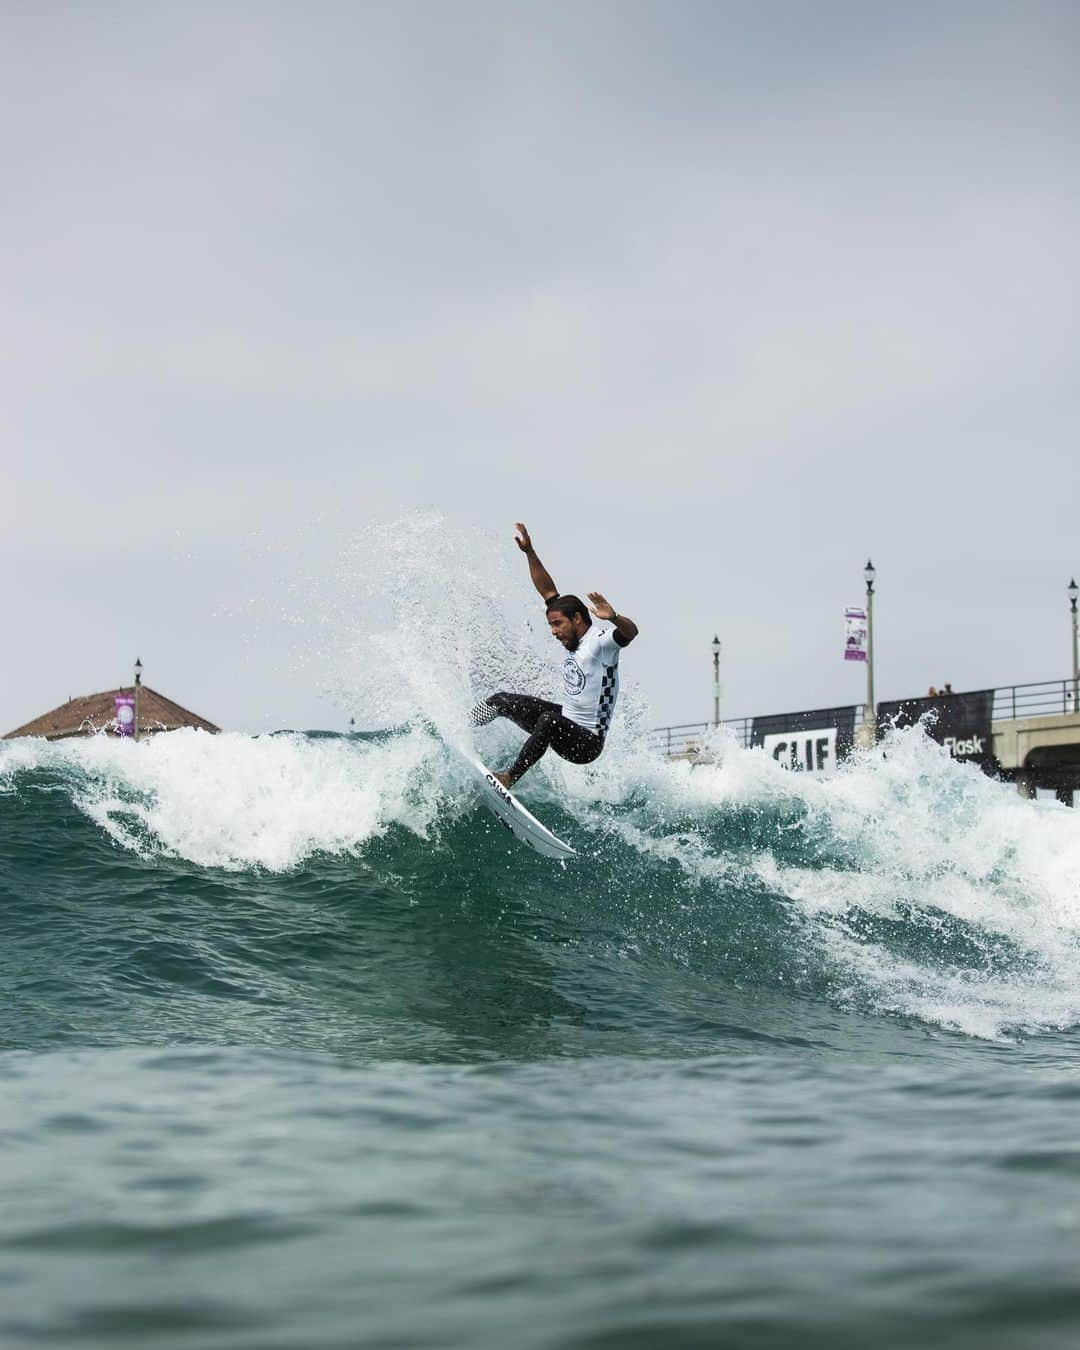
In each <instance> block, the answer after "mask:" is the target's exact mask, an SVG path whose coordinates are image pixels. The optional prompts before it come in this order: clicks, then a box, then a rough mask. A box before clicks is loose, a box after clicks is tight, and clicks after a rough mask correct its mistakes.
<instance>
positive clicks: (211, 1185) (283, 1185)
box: [0, 726, 1080, 1350]
mask: <svg viewBox="0 0 1080 1350" xmlns="http://www.w3.org/2000/svg"><path fill="white" fill-rule="evenodd" d="M530 779H532V781H531V782H530V781H529V780H526V783H525V784H523V789H524V792H523V795H524V798H525V800H526V801H527V802H528V803H529V804H530V805H531V806H532V807H533V809H534V810H536V811H537V812H538V813H539V814H541V815H542V817H543V818H544V819H545V820H547V821H549V822H550V823H551V824H552V826H553V827H554V828H556V829H557V830H558V831H559V833H560V834H562V835H563V836H564V837H566V838H568V839H570V840H571V841H572V842H573V843H574V845H575V847H577V848H578V850H579V857H578V858H577V859H574V860H572V861H571V862H570V863H569V864H567V865H565V866H563V865H560V864H555V863H551V862H548V861H546V860H544V859H540V858H537V857H535V856H533V855H532V854H530V853H528V852H527V851H525V850H524V849H522V848H521V847H520V846H518V845H516V844H515V843H514V841H513V840H511V839H510V838H509V836H508V835H507V834H506V833H505V832H504V831H503V830H502V829H501V828H500V827H499V826H498V825H497V824H496V822H494V821H493V820H492V819H491V818H490V817H489V816H488V815H487V814H486V813H485V812H484V811H483V809H482V807H481V805H480V804H479V801H478V798H477V795H476V794H475V792H474V791H473V789H472V787H471V784H470V780H469V778H468V774H467V771H466V770H465V769H464V767H463V765H462V764H461V762H460V760H459V759H458V758H457V757H456V756H454V755H453V754H452V753H451V752H449V751H448V750H447V749H446V747H445V746H444V745H443V743H442V742H441V741H440V740H439V739H438V738H437V737H436V736H435V735H433V734H432V732H431V731H430V730H426V729H424V728H423V727H422V726H416V727H413V728H412V729H406V730H403V731H400V732H398V733H395V734H388V735H382V736H374V737H353V738H349V737H328V736H304V735H292V734H290V735H275V736H263V737H247V736H240V735H234V734H226V735H222V736H219V737H210V736H205V735H202V734H197V733H183V732H181V733H174V734H173V735H171V736H168V737H162V738H158V739H156V740H151V741H148V742H143V743H141V744H139V745H134V744H126V743H121V742H117V741H115V740H108V739H106V738H94V739H91V740H87V741H84V742H79V743H65V744H60V745H46V744H44V743H41V742H16V743H8V744H4V745H2V746H0V903H2V913H3V942H2V944H0V988H2V990H3V999H2V1001H0V1083H2V1091H0V1140H2V1148H0V1168H2V1174H3V1192H2V1193H3V1197H4V1204H3V1206H2V1208H0V1343H2V1344H3V1345H5V1346H11V1347H24V1346H25V1347H29V1346H37V1345H65V1346H66V1345H71V1346H95V1347H98V1346H100V1347H116V1346H121V1345H139V1346H143V1345H152V1346H161V1347H195V1346H198V1347H237V1348H239V1347H245V1348H250V1350H255V1348H256V1347H286V1346H287V1347H297V1348H298V1350H299V1348H300V1347H322V1346H326V1347H338V1346H341V1347H345V1346H387V1347H389V1346H484V1347H487V1346H490V1347H502V1346H506V1345H514V1346H526V1347H538V1348H539V1347H622V1346H628V1347H652V1346H672V1347H691V1346H693V1347H699V1346H700V1347H706V1346H709V1347H711V1346H738V1347H742V1346H747V1347H774V1346H777V1347H778V1346H800V1347H801V1346H817V1345H821V1346H826V1345H827V1346H852V1347H855V1346H860V1347H862V1346H866V1345H875V1346H897V1347H900V1346H916V1345H918V1346H927V1345H940V1346H950V1347H952V1346H957V1347H966V1346H971V1347H975V1346H979V1347H987V1346H1002V1347H1004V1346H1010V1347H1011V1346H1016V1345H1025V1346H1042V1345H1045V1346H1062V1347H1064V1346H1071V1345H1073V1344H1075V1343H1076V1341H1077V1339H1078V1337H1080V1278H1078V1275H1080V1266H1078V1258H1080V1142H1078V1130H1077V1124H1076V1121H1077V1114H1078V1109H1080V1035H1078V1030H1077V1028H1078V1026H1080V832H1078V824H1077V819H1076V817H1075V816H1074V815H1073V814H1072V813H1070V812H1068V811H1067V810H1065V809H1064V808H1059V807H1056V806H1043V805H1033V804H1031V803H1027V802H1023V801H1021V800H1020V799H1019V798H1018V797H1016V796H1015V795H1014V793H1013V792H1012V791H1011V790H1009V789H1008V788H1005V787H1003V786H1000V785H997V784H994V783H991V782H989V781H988V780H986V779H983V778H981V777H979V776H978V775H977V774H976V773H975V772H974V771H969V770H967V769H964V768H961V767H958V766H956V765H954V764H953V763H951V762H950V761H948V760H947V759H946V758H945V757H944V756H943V754H942V753H941V752H940V750H939V749H938V748H937V747H935V746H933V745H932V743H930V742H929V741H928V740H927V739H926V738H925V737H922V736H921V735H920V734H919V733H914V732H913V733H905V734H903V735H902V736H899V737H895V738H894V740H893V742H891V743H890V744H888V745H887V746H886V747H885V748H884V749H882V750H881V751H879V752H876V753H875V755H874V756H872V757H871V758H869V759H867V760H865V761H862V762H860V763H858V764H855V765H852V766H851V767H850V768H849V769H847V770H845V771H844V772H843V773H841V774H840V775H838V776H837V777H836V778H834V779H832V780H829V781H823V782H817V781H814V780H811V779H807V778H803V777H801V776H797V775H791V774H784V772H783V771H782V770H779V769H778V768H776V766H774V765H772V764H771V763H769V762H768V761H767V760H766V759H765V757H764V756H763V755H761V754H760V753H758V752H744V751H741V750H736V749H734V748H733V747H727V748H726V749H724V752H723V754H722V762H721V763H720V764H719V765H718V766H704V767H699V768H696V769H690V768H689V766H687V765H685V764H682V765H668V764H664V763H662V762H660V761H659V760H656V759H654V758H651V757H650V756H649V755H648V754H647V753H646V752H645V751H644V750H642V749H640V747H639V746H636V745H635V744H634V742H633V739H632V738H629V737H628V738H626V740H625V741H623V742H622V743H621V744H620V743H618V742H616V743H615V744H613V746H612V748H611V751H610V754H606V755H605V757H604V759H602V760H601V761H599V762H598V764H597V766H595V768H594V769H592V770H589V771H582V770H575V769H570V768H567V767H566V766H562V765H559V764H558V763H556V762H552V763H550V764H549V763H548V762H547V761H545V764H544V766H542V768H541V769H540V770H538V771H536V772H535V774H534V775H530Z"/></svg>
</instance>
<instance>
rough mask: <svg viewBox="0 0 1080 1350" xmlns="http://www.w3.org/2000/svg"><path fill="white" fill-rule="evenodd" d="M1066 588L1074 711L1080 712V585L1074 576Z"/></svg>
mask: <svg viewBox="0 0 1080 1350" xmlns="http://www.w3.org/2000/svg"><path fill="white" fill-rule="evenodd" d="M1066 589H1067V590H1068V592H1069V608H1070V609H1071V610H1072V639H1073V712H1074V713H1075V712H1080V698H1078V696H1080V654H1078V650H1077V645H1076V595H1077V592H1078V591H1080V586H1077V584H1076V578H1075V577H1073V578H1072V579H1071V581H1070V582H1069V584H1068V586H1067V587H1066Z"/></svg>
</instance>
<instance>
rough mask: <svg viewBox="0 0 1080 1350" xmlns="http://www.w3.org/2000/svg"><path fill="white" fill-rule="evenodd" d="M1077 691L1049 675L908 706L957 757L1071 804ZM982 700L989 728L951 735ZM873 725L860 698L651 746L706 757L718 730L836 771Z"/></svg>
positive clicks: (679, 734)
mask: <svg viewBox="0 0 1080 1350" xmlns="http://www.w3.org/2000/svg"><path fill="white" fill-rule="evenodd" d="M1077 695H1078V690H1077V684H1076V681H1074V680H1072V679H1067V680H1043V681H1039V682H1037V683H1032V684H1013V685H1003V686H1002V687H1000V688H996V689H989V690H982V691H978V694H970V693H964V692H958V693H956V694H953V695H942V696H939V697H938V698H934V699H930V698H922V699H920V698H916V699H910V700H907V701H905V702H904V704H903V706H904V708H905V709H907V710H910V712H909V720H910V719H913V718H915V715H916V714H920V715H921V713H922V712H932V713H934V714H936V715H935V716H933V717H931V718H929V719H928V720H927V722H926V723H925V725H926V729H927V733H928V734H929V735H930V736H931V737H933V739H935V740H938V741H940V742H941V743H942V744H944V745H946V746H947V747H948V749H949V751H950V753H951V754H952V755H953V757H954V758H955V759H958V760H961V761H971V762H978V763H980V765H981V766H982V767H984V768H985V769H986V771H987V772H988V773H990V774H991V775H992V776H993V777H996V778H1000V779H1003V780H1005V781H1007V782H1012V783H1015V784H1016V786H1017V790H1018V791H1019V792H1020V793H1021V795H1022V796H1025V797H1033V796H1034V795H1035V793H1036V791H1037V790H1038V789H1040V788H1043V789H1047V790H1050V791H1052V792H1054V793H1055V795H1056V796H1057V799H1058V801H1060V802H1064V803H1065V804H1066V805H1068V806H1071V805H1072V804H1073V800H1074V794H1075V792H1076V791H1077V790H1078V789H1080V707H1078V702H1080V700H1078V697H1077ZM975 699H980V700H981V702H982V703H983V705H984V706H985V708H986V710H987V715H986V716H985V718H984V722H983V725H982V726H979V725H978V724H977V723H973V724H972V725H971V730H970V734H969V735H967V736H956V735H948V734H946V733H947V732H948V731H949V729H950V727H949V723H950V721H954V720H955V719H951V718H949V716H948V714H949V713H950V712H951V711H952V709H953V708H956V707H959V706H960V701H961V700H969V701H970V700H975ZM953 700H955V701H956V702H953ZM896 706H897V705H896V704H882V703H879V704H878V705H877V709H876V710H875V712H876V724H877V728H878V731H879V734H881V733H883V732H884V731H886V730H887V729H888V726H889V723H890V716H889V713H888V711H887V710H890V709H894V708H895V707H896ZM866 723H867V717H866V704H865V703H855V704H849V705H846V706H844V707H838V708H824V709H817V710H814V709H811V710H808V711H801V712H794V713H777V714H769V715H768V716H758V717H736V718H729V719H726V720H721V721H720V722H689V723H683V724H681V725H677V726H668V727H656V728H655V729H653V730H652V731H651V732H650V733H649V743H650V745H651V746H652V747H653V749H655V750H657V751H659V752H660V753H661V754H664V755H666V756H667V758H669V759H689V760H691V761H695V762H700V761H704V760H708V759H711V758H712V756H711V755H710V754H709V752H708V751H707V750H706V749H705V746H706V744H707V739H706V738H707V737H708V736H709V735H710V734H711V733H713V732H714V731H715V730H716V729H717V728H718V727H719V728H723V729H725V730H726V731H727V732H729V733H730V734H731V735H733V736H734V737H735V740H736V742H737V743H738V744H740V745H742V746H743V747H744V748H747V749H749V748H751V747H752V746H760V747H761V748H763V749H764V750H766V752H768V753H771V754H772V755H773V757H774V758H775V759H777V761H778V762H779V763H781V764H783V765H784V766H785V767H790V768H792V769H804V770H809V771H811V772H821V773H829V772H831V771H832V770H833V769H834V767H835V765H836V764H837V763H838V762H841V761H842V760H844V759H845V758H846V757H847V756H848V755H849V754H850V753H851V749H852V746H853V745H854V743H855V742H856V741H857V740H858V739H859V731H860V729H861V728H862V727H863V726H865V725H866Z"/></svg>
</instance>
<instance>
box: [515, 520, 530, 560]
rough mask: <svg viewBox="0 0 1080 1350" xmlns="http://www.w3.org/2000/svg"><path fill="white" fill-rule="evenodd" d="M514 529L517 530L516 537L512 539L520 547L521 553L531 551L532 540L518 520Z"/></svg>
mask: <svg viewBox="0 0 1080 1350" xmlns="http://www.w3.org/2000/svg"><path fill="white" fill-rule="evenodd" d="M516 529H517V532H518V537H516V538H515V539H514V543H515V544H517V546H518V548H519V549H521V551H522V553H531V552H532V540H531V539H530V538H529V531H528V530H527V529H526V528H525V526H524V525H522V523H521V521H520V520H519V521H518V523H517V526H516Z"/></svg>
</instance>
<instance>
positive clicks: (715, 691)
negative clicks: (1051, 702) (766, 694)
mask: <svg viewBox="0 0 1080 1350" xmlns="http://www.w3.org/2000/svg"><path fill="white" fill-rule="evenodd" d="M1075 609H1076V602H1075V601H1074V602H1073V610H1074V611H1075ZM1075 627H1076V625H1075V621H1074V624H1073V628H1074V630H1075ZM720 645H721V644H720V639H719V638H718V637H714V638H713V640H712V680H713V685H712V696H713V719H712V720H713V726H714V727H718V726H719V725H720Z"/></svg>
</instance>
